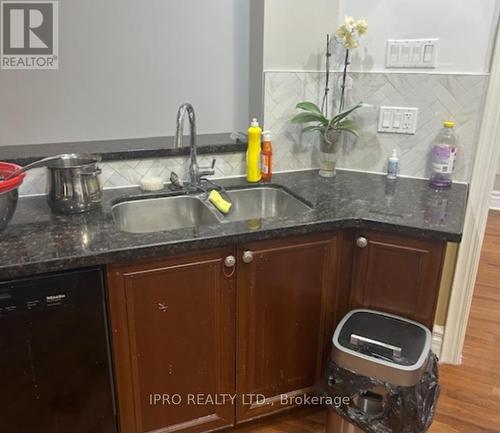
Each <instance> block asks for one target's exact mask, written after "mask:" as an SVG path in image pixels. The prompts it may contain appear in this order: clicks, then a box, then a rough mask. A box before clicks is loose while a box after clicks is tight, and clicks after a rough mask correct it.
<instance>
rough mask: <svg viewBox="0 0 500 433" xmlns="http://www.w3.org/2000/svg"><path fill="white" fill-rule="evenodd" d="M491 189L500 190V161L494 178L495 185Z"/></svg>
mask: <svg viewBox="0 0 500 433" xmlns="http://www.w3.org/2000/svg"><path fill="white" fill-rule="evenodd" d="M493 189H494V190H495V191H500V161H498V168H497V177H496V179H495V186H494V188H493Z"/></svg>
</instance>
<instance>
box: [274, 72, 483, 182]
mask: <svg viewBox="0 0 500 433" xmlns="http://www.w3.org/2000/svg"><path fill="white" fill-rule="evenodd" d="M350 77H351V79H352V90H350V91H348V95H347V104H353V103H356V102H359V101H361V102H365V103H368V104H372V105H373V106H374V107H373V108H365V109H362V110H360V111H358V112H357V114H356V115H355V118H356V120H358V122H359V124H360V126H361V128H362V131H363V133H362V135H361V137H360V138H359V139H358V140H356V141H354V140H353V139H352V138H351V137H349V136H348V137H346V139H345V140H344V149H343V155H342V156H341V158H340V161H339V167H342V168H351V169H358V170H366V171H375V172H385V170H386V161H387V157H388V155H389V154H390V152H391V151H392V149H398V152H399V154H400V155H401V173H402V174H404V175H407V176H414V177H425V176H426V175H427V158H428V153H429V147H430V144H431V142H432V140H433V138H434V137H435V136H436V134H437V133H438V131H439V129H440V128H441V126H442V122H443V121H444V120H448V119H449V120H455V121H456V122H457V133H458V135H459V137H460V146H461V149H460V154H459V158H458V161H457V168H456V173H455V180H458V181H469V180H470V177H471V173H472V165H473V159H474V156H475V151H476V137H477V134H478V128H479V124H480V119H481V111H482V105H483V100H484V96H485V93H486V88H487V81H488V77H487V76H486V75H430V74H399V73H353V74H350ZM323 79H324V74H322V73H315V72H311V73H307V72H302V73H296V72H267V73H266V74H265V126H266V128H267V129H271V130H272V131H273V132H274V135H275V139H274V151H275V154H276V157H275V164H276V165H275V167H276V168H277V169H278V170H283V169H289V168H307V167H312V168H315V167H317V166H318V162H317V148H318V146H317V142H318V138H317V134H315V133H306V134H302V133H301V128H300V127H299V126H297V125H292V124H291V123H290V119H291V118H292V116H293V115H294V114H295V113H296V111H297V110H296V109H295V105H296V103H297V102H299V101H302V100H310V101H313V102H316V103H318V104H319V102H320V101H321V97H322V91H323V85H324V84H323ZM339 79H340V76H339V75H338V74H335V76H334V78H333V83H334V85H333V86H332V87H334V88H335V91H334V92H333V97H332V99H333V100H334V101H335V100H338V93H339V91H338V87H337V85H336V83H338V80H339ZM381 105H388V106H403V107H418V108H419V118H418V128H417V133H416V134H415V135H408V136H403V135H392V134H381V133H378V132H377V120H378V107H379V106H381Z"/></svg>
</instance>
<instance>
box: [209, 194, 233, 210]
mask: <svg viewBox="0 0 500 433" xmlns="http://www.w3.org/2000/svg"><path fill="white" fill-rule="evenodd" d="M208 200H209V201H210V203H212V204H213V205H214V206H215V207H216V208H217V209H219V211H221V212H222V213H223V214H224V215H227V214H228V213H229V211H230V210H231V206H233V204H232V203H231V202H229V201H227V200H224V199H223V198H222V196H221V195H220V193H219V192H218V191H216V190H215V189H213V190H212V191H211V192H210V194H209V195H208Z"/></svg>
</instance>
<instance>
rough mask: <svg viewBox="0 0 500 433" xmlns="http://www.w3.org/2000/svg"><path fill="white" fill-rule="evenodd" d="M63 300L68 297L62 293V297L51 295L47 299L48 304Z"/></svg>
mask: <svg viewBox="0 0 500 433" xmlns="http://www.w3.org/2000/svg"><path fill="white" fill-rule="evenodd" d="M63 299H66V295H65V294H64V293H61V294H60V295H51V296H47V297H46V300H47V302H57V301H62V300H63Z"/></svg>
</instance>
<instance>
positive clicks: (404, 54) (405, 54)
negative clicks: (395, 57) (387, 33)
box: [400, 45, 411, 63]
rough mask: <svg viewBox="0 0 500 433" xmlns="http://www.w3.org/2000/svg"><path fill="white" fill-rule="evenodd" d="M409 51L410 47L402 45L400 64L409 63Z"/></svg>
mask: <svg viewBox="0 0 500 433" xmlns="http://www.w3.org/2000/svg"><path fill="white" fill-rule="evenodd" d="M410 51H411V47H410V46H409V45H403V47H402V48H401V59H400V60H401V62H402V63H410Z"/></svg>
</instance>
